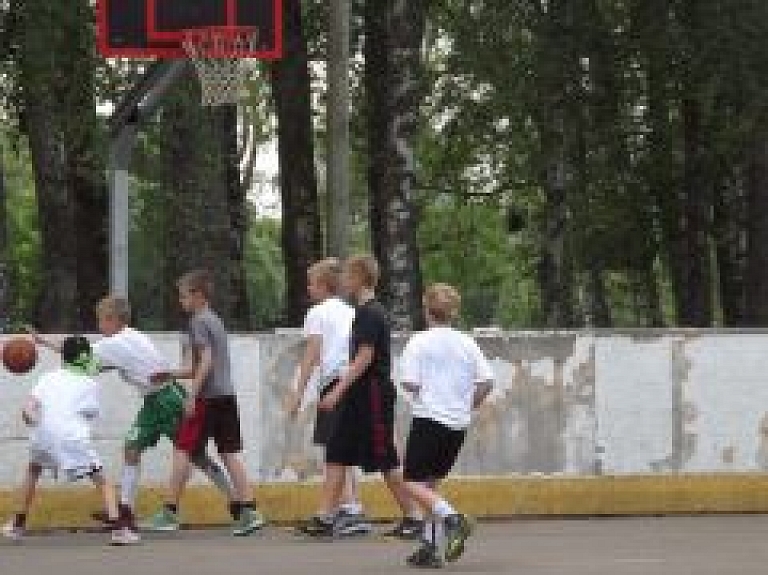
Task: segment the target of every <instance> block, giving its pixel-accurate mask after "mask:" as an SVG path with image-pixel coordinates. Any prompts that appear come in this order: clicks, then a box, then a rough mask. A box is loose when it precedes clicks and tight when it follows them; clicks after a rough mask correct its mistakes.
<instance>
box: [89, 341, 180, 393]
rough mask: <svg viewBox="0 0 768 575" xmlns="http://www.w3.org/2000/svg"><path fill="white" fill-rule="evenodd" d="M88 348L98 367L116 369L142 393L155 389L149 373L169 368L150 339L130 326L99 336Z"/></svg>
mask: <svg viewBox="0 0 768 575" xmlns="http://www.w3.org/2000/svg"><path fill="white" fill-rule="evenodd" d="M92 347H93V356H94V357H95V358H96V361H97V362H98V363H99V366H100V367H102V368H107V369H110V368H111V369H116V370H117V371H118V373H119V374H120V376H121V377H122V378H123V379H125V381H127V382H128V383H130V384H131V385H133V386H135V387H136V388H137V389H138V390H139V392H141V394H142V395H146V394H147V393H151V392H154V391H156V390H157V389H158V388H157V387H156V386H154V385H152V383H151V382H150V378H151V377H152V376H153V375H156V374H158V373H168V372H169V371H171V368H170V364H169V363H168V361H167V360H166V359H165V358H164V357H163V356H162V355H161V354H160V352H159V351H157V348H156V347H155V344H154V343H152V340H151V339H149V337H148V336H147V335H145V334H143V333H141V332H140V331H137V330H135V329H133V328H130V327H125V328H123V329H122V330H120V331H119V332H117V333H116V334H114V335H110V336H105V337H103V338H102V339H100V340H99V341H97V342H96V343H94V344H93V346H92Z"/></svg>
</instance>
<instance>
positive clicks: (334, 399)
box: [317, 381, 345, 411]
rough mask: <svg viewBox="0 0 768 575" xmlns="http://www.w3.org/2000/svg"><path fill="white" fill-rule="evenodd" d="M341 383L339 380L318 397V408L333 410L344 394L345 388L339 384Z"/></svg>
mask: <svg viewBox="0 0 768 575" xmlns="http://www.w3.org/2000/svg"><path fill="white" fill-rule="evenodd" d="M342 383H343V382H341V381H340V382H339V383H338V384H336V385H335V386H334V387H333V389H332V390H331V391H329V392H328V393H326V394H325V396H323V397H322V398H320V401H318V402H317V408H318V409H322V410H323V411H333V410H334V409H335V408H336V406H337V405H338V404H339V401H341V397H342V395H344V389H345V388H344V386H342V385H341V384H342Z"/></svg>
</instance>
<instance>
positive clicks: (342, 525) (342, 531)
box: [333, 510, 373, 537]
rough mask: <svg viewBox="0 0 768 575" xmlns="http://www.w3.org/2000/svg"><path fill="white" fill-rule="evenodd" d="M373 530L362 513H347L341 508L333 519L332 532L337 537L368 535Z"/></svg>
mask: <svg viewBox="0 0 768 575" xmlns="http://www.w3.org/2000/svg"><path fill="white" fill-rule="evenodd" d="M371 531H373V525H371V524H370V522H369V521H368V520H367V519H366V517H365V515H364V514H362V513H349V512H348V511H344V510H341V511H339V513H338V515H336V517H335V518H334V520H333V533H334V535H338V536H339V537H352V536H355V535H368V534H370V533H371Z"/></svg>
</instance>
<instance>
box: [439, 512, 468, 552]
mask: <svg viewBox="0 0 768 575" xmlns="http://www.w3.org/2000/svg"><path fill="white" fill-rule="evenodd" d="M473 529H474V526H473V525H472V522H471V521H470V519H469V517H467V516H466V515H461V514H459V515H449V516H448V517H446V518H445V560H446V561H450V562H452V561H456V560H457V559H458V558H459V557H461V556H462V555H463V553H464V544H465V543H466V541H467V539H468V538H469V536H470V535H471V534H472V531H473Z"/></svg>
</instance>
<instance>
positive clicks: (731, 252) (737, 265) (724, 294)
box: [714, 170, 765, 327]
mask: <svg viewBox="0 0 768 575" xmlns="http://www.w3.org/2000/svg"><path fill="white" fill-rule="evenodd" d="M740 171H741V170H733V173H732V175H731V176H730V177H729V178H727V179H726V181H724V182H723V183H722V184H721V185H720V189H719V190H718V192H717V195H716V200H715V206H714V240H715V251H716V257H717V272H718V273H717V276H718V285H719V288H720V303H721V307H722V310H723V322H724V324H725V326H727V327H738V326H743V325H746V323H747V310H748V306H747V299H746V274H747V269H746V266H747V253H746V248H747V238H748V237H750V235H749V234H748V233H747V231H746V224H747V213H749V212H748V211H747V197H746V194H745V187H746V184H745V182H744V181H743V180H744V178H743V176H742V175H741V174H740V173H739V172H740ZM758 249H759V248H758ZM762 249H765V248H762ZM755 271H757V270H755Z"/></svg>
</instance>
